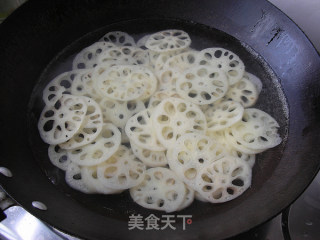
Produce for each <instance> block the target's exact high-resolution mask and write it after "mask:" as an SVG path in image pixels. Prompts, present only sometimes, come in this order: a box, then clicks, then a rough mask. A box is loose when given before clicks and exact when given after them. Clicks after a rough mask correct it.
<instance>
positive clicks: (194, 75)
mask: <svg viewBox="0 0 320 240" xmlns="http://www.w3.org/2000/svg"><path fill="white" fill-rule="evenodd" d="M228 86H229V84H228V80H227V77H226V75H225V73H224V72H223V71H221V70H219V69H218V68H213V67H208V66H196V67H193V68H190V69H187V70H186V71H184V72H183V76H182V77H181V78H179V79H178V80H177V83H176V88H177V92H178V93H179V95H180V96H181V97H182V98H184V99H186V100H188V101H190V102H192V103H195V104H198V105H204V104H210V103H213V102H215V101H217V100H219V99H221V98H222V97H223V96H224V95H225V94H226V92H227V91H228Z"/></svg>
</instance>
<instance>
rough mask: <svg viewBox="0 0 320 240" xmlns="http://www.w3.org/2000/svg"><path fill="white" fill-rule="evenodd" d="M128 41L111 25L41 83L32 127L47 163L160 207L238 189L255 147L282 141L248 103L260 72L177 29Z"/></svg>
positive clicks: (97, 187)
mask: <svg viewBox="0 0 320 240" xmlns="http://www.w3.org/2000/svg"><path fill="white" fill-rule="evenodd" d="M136 40H138V41H137V42H136V41H135V39H134V38H133V37H132V36H130V35H129V34H128V33H125V32H121V31H113V32H109V33H107V34H105V35H104V36H103V37H102V38H101V39H100V40H99V42H96V43H93V44H92V45H90V46H88V47H86V48H84V49H83V50H82V51H81V52H79V53H78V54H77V55H76V57H75V58H74V60H73V66H72V69H73V70H72V71H69V72H65V73H62V74H60V75H58V76H57V77H55V78H54V79H53V80H52V81H51V82H50V83H48V84H47V86H46V87H45V89H44V91H43V100H44V102H45V105H46V106H45V107H44V109H43V111H42V113H41V115H40V119H39V122H38V129H39V132H40V136H41V138H42V139H43V140H44V141H45V142H46V143H48V144H50V146H49V149H48V156H49V159H50V161H51V163H52V164H53V165H54V166H56V167H57V168H59V169H61V170H63V171H65V180H66V183H67V184H69V186H70V187H72V188H74V189H76V190H79V191H81V192H83V193H96V194H118V193H121V192H123V191H124V190H125V189H131V190H130V193H131V196H132V198H133V199H134V201H135V202H137V203H138V204H139V205H141V206H143V207H146V208H149V209H155V210H162V211H166V212H172V211H180V210H182V209H184V208H186V207H188V206H189V205H190V204H192V202H193V200H194V199H197V200H199V201H202V202H211V203H220V202H225V201H229V200H231V199H233V198H235V197H237V196H239V195H241V194H242V193H243V192H244V191H245V190H246V189H247V188H248V186H250V184H251V169H252V167H253V166H254V164H255V160H256V154H258V153H261V152H263V151H265V150H267V149H269V148H271V147H274V146H276V145H278V144H280V142H281V138H280V136H279V134H278V128H279V125H278V123H277V122H276V120H275V119H273V118H272V117H271V116H270V115H269V114H267V113H265V112H263V111H261V110H258V109H254V108H249V107H252V106H253V105H254V104H255V103H256V102H257V99H258V97H259V94H260V92H261V90H262V81H261V80H260V79H259V77H257V76H255V75H254V74H252V73H248V72H246V71H245V66H244V64H243V62H242V60H241V59H240V58H239V57H238V56H237V55H236V54H235V53H233V52H231V51H230V50H228V49H224V48H219V47H215V48H206V49H203V50H201V51H198V50H194V49H192V48H191V47H192V46H191V39H190V37H189V35H188V34H187V33H186V32H184V31H182V30H172V29H169V30H163V31H160V32H157V33H154V34H149V35H145V36H142V37H141V38H140V39H136ZM121 143H124V144H125V146H124V145H121ZM258 161H259V160H258ZM146 169H148V170H146Z"/></svg>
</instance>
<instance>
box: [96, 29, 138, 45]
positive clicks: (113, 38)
mask: <svg viewBox="0 0 320 240" xmlns="http://www.w3.org/2000/svg"><path fill="white" fill-rule="evenodd" d="M100 41H104V42H107V43H112V44H114V45H116V46H118V47H124V46H127V47H130V46H132V47H135V46H136V43H135V41H134V39H133V37H131V36H130V35H129V34H128V33H126V32H121V31H113V32H108V33H107V34H105V35H104V36H103V37H102V38H101V39H100Z"/></svg>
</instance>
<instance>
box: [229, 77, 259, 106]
mask: <svg viewBox="0 0 320 240" xmlns="http://www.w3.org/2000/svg"><path fill="white" fill-rule="evenodd" d="M258 97H259V92H258V90H257V87H256V85H254V83H252V82H251V81H249V80H248V79H247V78H246V77H243V78H241V79H240V81H239V82H237V83H236V84H234V85H233V86H230V88H229V90H228V92H227V93H226V98H227V99H230V100H233V101H236V102H239V103H241V104H242V105H243V107H245V108H247V107H251V106H252V105H254V104H255V103H256V101H257V100H258Z"/></svg>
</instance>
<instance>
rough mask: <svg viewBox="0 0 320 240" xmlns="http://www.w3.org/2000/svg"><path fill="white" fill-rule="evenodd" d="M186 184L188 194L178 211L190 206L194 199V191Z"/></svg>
mask: <svg viewBox="0 0 320 240" xmlns="http://www.w3.org/2000/svg"><path fill="white" fill-rule="evenodd" d="M184 186H185V187H186V196H185V198H184V200H183V202H182V203H181V205H180V207H179V208H178V209H177V211H180V210H182V209H185V208H187V207H189V206H190V205H191V203H192V202H193V200H194V191H193V190H192V189H191V188H190V187H188V185H186V184H185V185H184Z"/></svg>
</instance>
